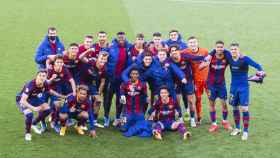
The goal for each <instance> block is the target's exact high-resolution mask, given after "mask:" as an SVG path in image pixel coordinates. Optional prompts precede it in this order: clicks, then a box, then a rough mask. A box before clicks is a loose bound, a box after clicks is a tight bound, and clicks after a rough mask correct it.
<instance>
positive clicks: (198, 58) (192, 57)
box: [181, 54, 205, 61]
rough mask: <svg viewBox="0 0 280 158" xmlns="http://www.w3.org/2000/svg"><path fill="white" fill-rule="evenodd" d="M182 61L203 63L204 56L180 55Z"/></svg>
mask: <svg viewBox="0 0 280 158" xmlns="http://www.w3.org/2000/svg"><path fill="white" fill-rule="evenodd" d="M181 56H182V58H183V59H184V60H192V61H204V58H205V57H204V56H199V55H191V54H181Z"/></svg>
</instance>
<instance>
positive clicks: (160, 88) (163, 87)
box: [159, 85, 169, 93]
mask: <svg viewBox="0 0 280 158" xmlns="http://www.w3.org/2000/svg"><path fill="white" fill-rule="evenodd" d="M161 90H167V92H168V93H169V90H168V87H167V86H166V85H163V86H160V87H159V92H160V91H161Z"/></svg>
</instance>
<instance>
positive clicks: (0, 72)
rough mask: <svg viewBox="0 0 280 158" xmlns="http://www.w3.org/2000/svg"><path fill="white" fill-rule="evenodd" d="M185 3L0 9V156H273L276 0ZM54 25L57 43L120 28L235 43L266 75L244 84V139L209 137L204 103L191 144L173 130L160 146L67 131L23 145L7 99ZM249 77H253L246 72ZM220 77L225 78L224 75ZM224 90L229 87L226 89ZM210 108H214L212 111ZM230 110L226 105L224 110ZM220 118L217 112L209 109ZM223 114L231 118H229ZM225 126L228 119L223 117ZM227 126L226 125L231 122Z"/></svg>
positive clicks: (125, 1) (21, 4) (8, 5)
mask: <svg viewBox="0 0 280 158" xmlns="http://www.w3.org/2000/svg"><path fill="white" fill-rule="evenodd" d="M231 2H232V3H229V2H228V1H225V0H223V1H222V0H219V1H218V0H215V1H210V0H209V1H196V2H195V3H194V2H192V1H189V0H177V1H176V0H153V1H150V0H141V1H137V0H104V1H99V0H83V1H74V0H71V1H67V0H60V1H48V0H41V1H36V0H22V1H16V0H9V1H3V2H2V3H1V6H0V17H1V18H0V19H1V25H0V31H1V37H0V41H1V45H0V51H1V59H0V60H1V62H0V87H1V88H0V101H1V106H0V125H1V130H0V157H1V158H16V157H20V158H25V157H61V158H63V157H68V158H72V157H73V158H74V157H85V158H86V157H95V158H97V157H109V158H110V157H114V158H117V157H155V158H156V157H187V156H190V157H192V158H196V157H209V158H224V157H246V158H247V157H249V158H256V157H259V158H264V157H269V158H271V157H280V156H279V155H278V151H277V150H279V146H280V134H279V130H280V126H279V121H280V118H279V112H280V109H279V106H278V103H279V92H280V91H279V88H280V87H279V84H278V82H277V81H279V78H280V75H279V73H277V72H279V70H278V68H279V66H280V64H279V61H280V60H279V57H280V56H279V54H278V44H279V41H280V32H279V25H280V22H279V17H280V11H279V9H280V4H279V3H278V2H277V1H270V2H266V1H264V2H263V1H261V0H246V2H244V1H241V0H240V1H231ZM50 25H54V26H56V27H57V28H58V33H59V36H60V37H61V38H62V40H63V41H64V43H65V45H68V44H69V43H70V42H82V38H83V36H84V35H86V34H92V33H95V32H97V31H99V30H105V31H107V32H108V33H109V35H110V38H111V37H112V36H113V35H114V34H115V33H116V32H117V31H120V30H122V31H126V32H127V34H128V38H129V39H130V40H132V39H133V37H134V35H135V33H138V32H143V33H145V35H147V38H146V39H149V38H150V37H151V33H152V32H154V31H160V32H162V33H164V35H165V37H166V35H167V31H169V30H170V29H173V28H176V29H179V30H180V31H181V33H183V36H184V37H185V38H186V37H188V36H190V35H195V36H197V37H198V38H199V39H200V45H201V47H206V48H212V47H213V43H214V42H215V40H218V39H222V40H224V41H225V42H226V44H227V45H228V44H229V42H231V41H238V42H240V43H241V49H242V51H243V52H244V53H245V54H246V55H249V56H252V57H253V59H255V60H256V61H258V62H259V63H261V64H262V65H263V66H264V68H265V70H266V72H267V74H268V77H267V78H266V80H265V83H264V84H263V85H262V86H258V85H255V84H252V86H251V106H250V111H251V118H252V119H251V122H250V137H249V140H248V142H241V140H240V137H230V136H229V133H227V132H225V131H223V130H220V132H219V133H217V134H209V133H208V132H207V129H208V127H209V119H208V118H209V114H208V107H207V104H206V103H207V101H206V98H204V103H203V106H204V120H203V121H204V123H203V126H202V127H200V128H198V129H191V132H192V133H193V138H192V141H191V142H183V141H181V140H180V139H179V135H178V134H177V133H167V134H165V135H164V141H162V142H158V141H155V140H153V139H140V138H124V137H123V136H121V134H120V132H118V131H115V130H114V129H106V130H102V129H97V134H98V138H97V139H94V140H93V139H90V138H89V137H86V136H84V137H82V136H78V135H77V134H76V133H75V132H74V130H68V131H67V134H66V136H65V137H59V136H58V135H56V134H55V133H54V132H53V131H51V132H47V133H45V134H44V135H42V136H38V135H36V134H33V140H32V142H25V141H24V137H23V136H24V135H23V131H24V120H23V116H22V115H21V114H19V112H18V110H17V109H16V107H15V94H16V92H18V91H19V90H20V89H21V87H22V85H23V84H24V82H26V81H28V80H30V79H31V78H32V76H34V74H35V71H36V65H35V63H34V60H33V56H34V52H35V49H36V47H37V46H38V44H39V42H40V41H41V40H42V38H43V36H44V35H45V32H46V28H47V27H48V26H50ZM251 73H253V72H251ZM227 76H228V77H227V79H228V81H229V80H230V78H229V73H228V72H227ZM228 88H229V87H228ZM218 109H220V108H219V107H218ZM230 109H231V108H230ZM230 111H231V110H230ZM217 114H218V118H221V117H220V116H221V112H220V110H219V112H217ZM230 115H231V113H230ZM230 120H231V121H232V117H231V116H230ZM232 122H233V121H232Z"/></svg>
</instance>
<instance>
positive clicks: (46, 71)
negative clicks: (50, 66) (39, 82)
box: [37, 69, 48, 75]
mask: <svg viewBox="0 0 280 158" xmlns="http://www.w3.org/2000/svg"><path fill="white" fill-rule="evenodd" d="M40 73H46V74H47V73H48V70H47V69H39V70H38V71H37V75H38V74H40Z"/></svg>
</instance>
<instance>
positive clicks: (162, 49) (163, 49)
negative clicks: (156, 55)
mask: <svg viewBox="0 0 280 158" xmlns="http://www.w3.org/2000/svg"><path fill="white" fill-rule="evenodd" d="M158 52H165V53H167V50H166V49H165V48H160V49H159V50H158Z"/></svg>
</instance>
